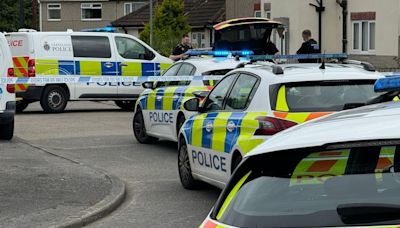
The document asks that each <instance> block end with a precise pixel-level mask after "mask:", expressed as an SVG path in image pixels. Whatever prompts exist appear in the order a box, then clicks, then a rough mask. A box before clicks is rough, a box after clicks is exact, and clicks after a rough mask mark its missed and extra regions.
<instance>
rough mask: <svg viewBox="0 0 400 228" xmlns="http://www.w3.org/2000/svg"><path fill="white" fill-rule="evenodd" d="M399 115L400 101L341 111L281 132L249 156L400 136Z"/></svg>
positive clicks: (397, 137)
mask: <svg viewBox="0 0 400 228" xmlns="http://www.w3.org/2000/svg"><path fill="white" fill-rule="evenodd" d="M399 119H400V102H387V103H381V104H376V105H370V106H364V107H361V108H358V109H352V110H348V111H342V112H338V113H335V114H331V115H328V116H326V117H322V118H320V119H316V120H313V121H310V122H307V123H305V124H302V125H298V126H296V127H293V128H290V129H288V130H286V131H283V132H281V133H278V134H277V135H275V136H273V137H272V138H271V139H269V140H267V141H266V142H264V143H262V144H261V145H260V146H258V147H257V148H255V149H254V150H253V151H252V152H250V153H249V154H248V156H254V155H257V154H263V153H269V152H275V151H282V150H291V149H296V148H309V147H318V146H324V145H326V144H332V143H342V142H357V141H367V140H391V139H400V133H399V129H400V121H399Z"/></svg>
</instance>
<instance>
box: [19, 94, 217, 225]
mask: <svg viewBox="0 0 400 228" xmlns="http://www.w3.org/2000/svg"><path fill="white" fill-rule="evenodd" d="M132 118H133V113H132V112H124V111H121V110H120V109H118V108H117V107H116V106H114V104H113V103H111V102H73V103H69V104H68V107H67V111H66V112H65V113H63V114H44V113H42V112H41V109H40V107H39V105H38V104H31V105H30V107H28V109H27V110H26V111H25V112H24V113H22V114H18V115H17V116H16V136H17V138H20V139H22V140H25V141H27V142H29V143H30V144H32V145H34V146H36V147H39V148H43V149H45V150H47V151H50V152H52V153H55V154H57V155H60V156H63V157H66V158H69V159H72V160H75V161H78V162H80V163H83V164H85V165H88V166H89V167H93V168H97V169H101V170H104V171H105V172H106V173H110V174H113V175H115V176H117V177H119V178H120V179H121V180H123V181H124V182H125V184H126V187H127V196H126V199H125V201H124V202H123V204H122V205H121V206H120V207H119V208H118V209H117V210H115V211H114V212H113V213H111V214H110V215H108V216H107V217H105V218H102V219H100V220H98V221H96V222H95V223H93V224H91V225H90V226H91V227H198V225H199V224H200V223H201V222H202V221H203V219H204V218H205V217H206V215H207V213H208V212H209V210H210V209H211V207H212V206H213V204H214V202H215V201H216V199H217V197H218V194H219V193H220V190H218V189H216V188H213V187H210V186H206V187H204V188H203V189H201V190H197V191H188V190H185V189H183V188H182V187H181V184H180V182H179V177H178V171H177V149H176V147H177V145H176V143H171V142H165V141H161V142H158V143H157V144H154V145H141V144H139V143H138V142H137V141H136V140H135V139H134V137H133V133H132Z"/></svg>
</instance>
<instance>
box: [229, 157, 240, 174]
mask: <svg viewBox="0 0 400 228" xmlns="http://www.w3.org/2000/svg"><path fill="white" fill-rule="evenodd" d="M241 161H242V156H241V155H237V156H235V157H234V158H233V160H232V166H231V167H232V170H231V174H232V173H233V172H234V171H235V169H236V168H237V167H238V166H239V164H240V162H241Z"/></svg>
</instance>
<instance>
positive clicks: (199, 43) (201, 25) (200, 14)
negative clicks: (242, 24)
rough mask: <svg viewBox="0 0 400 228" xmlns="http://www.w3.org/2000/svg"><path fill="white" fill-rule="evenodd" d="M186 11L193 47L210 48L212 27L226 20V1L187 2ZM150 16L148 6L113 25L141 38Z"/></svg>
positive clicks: (197, 0)
mask: <svg viewBox="0 0 400 228" xmlns="http://www.w3.org/2000/svg"><path fill="white" fill-rule="evenodd" d="M160 2H161V1H160ZM157 3H158V1H155V3H154V4H153V5H154V7H155V6H156V4H157ZM184 11H185V15H186V17H187V19H188V23H189V24H190V26H191V27H192V30H191V32H190V34H189V35H190V37H191V40H192V44H193V46H194V47H195V48H208V47H210V46H211V45H212V41H213V29H212V26H213V25H215V24H217V23H219V22H222V21H224V20H225V0H185V1H184ZM149 15H150V6H149V5H146V6H143V7H142V8H140V9H138V10H137V11H135V12H132V13H130V14H128V15H126V16H124V17H121V18H119V19H117V20H115V21H113V22H111V25H112V26H113V27H117V28H118V29H119V31H121V32H125V33H128V34H131V35H134V36H139V32H140V31H141V30H142V29H143V28H144V25H145V24H146V23H148V22H149V18H150V16H149Z"/></svg>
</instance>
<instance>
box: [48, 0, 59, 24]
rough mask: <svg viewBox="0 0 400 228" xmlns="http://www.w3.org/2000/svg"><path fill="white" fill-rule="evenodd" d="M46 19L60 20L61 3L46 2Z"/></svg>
mask: <svg viewBox="0 0 400 228" xmlns="http://www.w3.org/2000/svg"><path fill="white" fill-rule="evenodd" d="M47 20H48V21H60V20H61V4H54V3H51V4H47Z"/></svg>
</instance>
